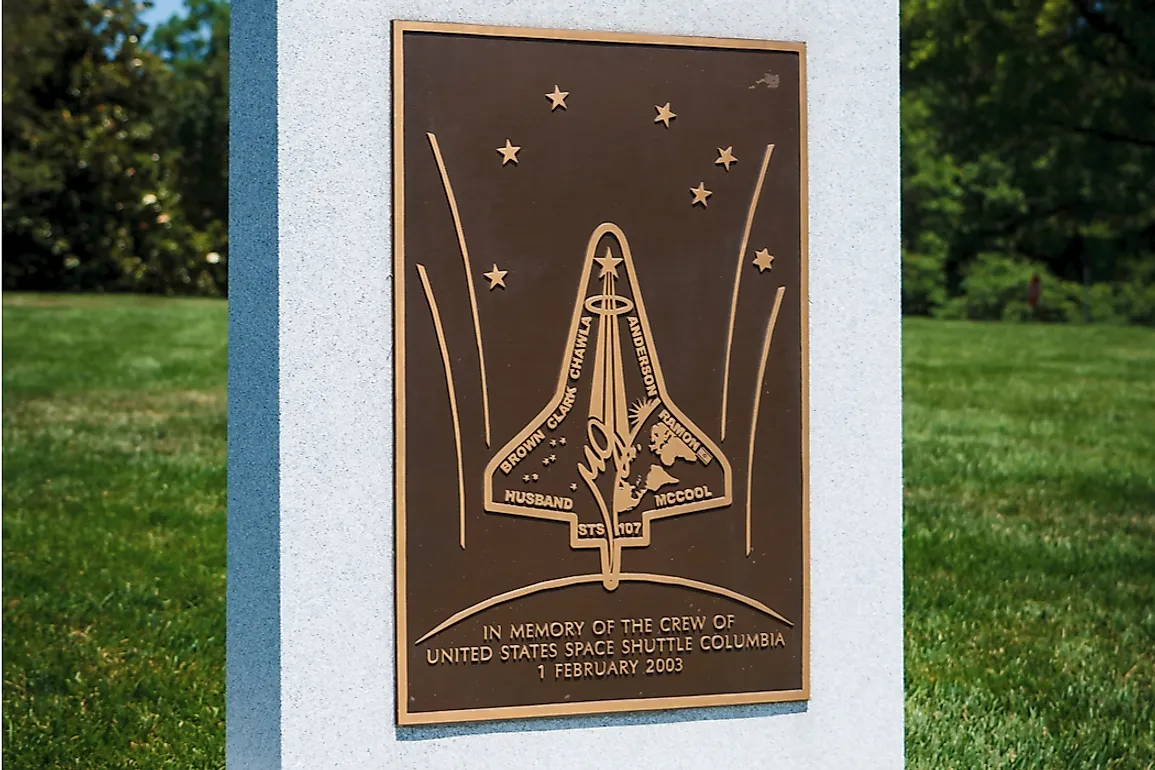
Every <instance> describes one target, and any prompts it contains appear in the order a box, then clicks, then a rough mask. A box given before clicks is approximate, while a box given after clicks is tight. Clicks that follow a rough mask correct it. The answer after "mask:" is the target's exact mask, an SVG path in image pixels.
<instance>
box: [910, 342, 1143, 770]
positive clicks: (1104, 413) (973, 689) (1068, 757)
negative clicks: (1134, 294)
mask: <svg viewBox="0 0 1155 770" xmlns="http://www.w3.org/2000/svg"><path fill="white" fill-rule="evenodd" d="M903 342H904V345H905V349H904V351H903V359H904V373H903V380H904V387H905V392H904V412H905V414H904V423H905V426H904V436H905V447H904V452H903V454H904V457H905V478H906V527H905V561H906V692H907V708H906V715H907V756H908V765H909V767H912V768H928V769H929V768H934V769H935V770H943V769H945V768H987V767H1000V768H1003V767H1005V768H1040V769H1041V768H1151V767H1155V591H1153V583H1155V333H1153V332H1152V331H1151V330H1149V329H1134V328H1112V327H1102V326H1092V327H1079V326H1066V327H1054V326H1037V325H1031V326H1015V325H1004V324H969V323H944V322H931V321H922V320H910V321H907V323H906V324H905V328H904V340H903Z"/></svg>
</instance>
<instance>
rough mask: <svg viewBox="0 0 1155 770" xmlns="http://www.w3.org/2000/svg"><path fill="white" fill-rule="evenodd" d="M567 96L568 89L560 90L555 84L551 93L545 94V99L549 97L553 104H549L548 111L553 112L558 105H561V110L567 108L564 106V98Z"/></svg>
mask: <svg viewBox="0 0 1155 770" xmlns="http://www.w3.org/2000/svg"><path fill="white" fill-rule="evenodd" d="M567 96H569V91H562V90H561V89H559V88H558V87H557V86H556V85H555V86H554V87H553V93H552V94H546V95H545V98H546V99H549V100H550V101H551V102H553V104H551V105H550V106H549V111H550V112H553V111H554V110H556V109H557V108H558V107H561V108H562V109H563V110H565V109H569V108H568V107H566V106H565V98H566V97H567Z"/></svg>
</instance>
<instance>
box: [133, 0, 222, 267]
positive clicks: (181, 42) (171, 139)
mask: <svg viewBox="0 0 1155 770" xmlns="http://www.w3.org/2000/svg"><path fill="white" fill-rule="evenodd" d="M187 10H188V13H187V14H186V15H185V16H184V17H180V16H175V17H173V18H172V19H170V20H169V21H168V22H166V23H164V24H161V25H160V26H159V27H157V29H156V31H155V32H154V33H153V36H152V40H151V42H150V45H149V48H150V49H151V50H153V51H155V52H156V53H157V54H158V55H159V56H160V57H161V60H162V61H164V62H165V63H166V64H167V65H168V66H169V68H170V69H171V71H172V73H173V84H172V88H171V90H170V91H169V93H168V95H167V98H166V99H165V101H164V102H163V104H162V106H161V109H160V110H159V112H158V117H157V120H158V122H159V127H160V130H161V132H162V133H163V136H164V141H165V144H166V146H168V147H170V148H172V152H173V156H172V158H173V162H174V163H175V166H176V172H177V179H176V185H177V188H178V189H179V190H180V194H181V199H182V201H183V204H184V209H185V211H186V213H187V216H188V218H189V221H190V222H191V223H192V225H193V226H194V227H195V228H196V229H197V230H199V231H201V232H203V233H204V234H205V237H206V239H208V241H209V243H210V246H211V251H210V252H209V253H215V254H218V255H219V257H220V258H219V261H218V262H217V263H216V264H219V265H220V267H219V268H217V270H216V272H215V275H216V278H217V281H218V283H219V284H220V285H221V287H222V288H223V287H224V281H225V280H226V275H227V271H226V270H225V266H226V262H227V257H228V234H227V223H228V220H229V209H228V206H229V195H228V183H229V179H228V175H229V169H228V161H229V143H228V135H229V3H228V2H227V1H226V0H187Z"/></svg>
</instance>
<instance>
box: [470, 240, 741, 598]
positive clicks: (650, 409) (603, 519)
mask: <svg viewBox="0 0 1155 770" xmlns="http://www.w3.org/2000/svg"><path fill="white" fill-rule="evenodd" d="M599 254H600V256H598V255H599ZM561 358H562V361H561V371H560V373H559V375H558V384H557V390H556V392H555V393H554V395H553V398H552V399H551V400H550V401H549V402H548V403H547V404H546V405H545V407H544V408H542V410H541V411H540V412H539V413H538V414H537V415H536V416H535V417H534V418H533V419H532V420H530V421H529V423H528V424H527V425H526V426H525V427H524V428H523V429H522V430H521V431H519V432H518V433H517V434H516V435H515V436H514V437H513V438H512V439H511V440H510V441H509V442H508V443H506V444H505V446H503V447H502V448H501V449H500V450H499V451H498V453H497V454H496V455H495V456H494V457H493V458H492V459H491V460H490V462H489V464H488V465H487V466H486V469H485V482H484V483H485V509H486V510H487V511H489V512H490V513H502V514H513V515H517V516H527V517H532V518H539V519H548V520H552V521H562V522H566V523H568V524H569V525H570V526H569V530H570V533H569V534H570V546H571V547H572V548H598V549H599V550H600V555H601V569H602V582H603V585H604V586H605V588H606V589H608V590H613V589H615V588H616V587H617V585H618V582H619V581H618V575H619V574H620V573H621V555H622V549H623V548H630V547H645V546H648V545H649V544H650V527H651V523H652V522H653V521H655V520H657V519H663V518H667V517H671V516H678V515H681V514H686V513H693V512H696V511H706V510H711V509H715V508H724V507H726V506H729V505H730V504H731V502H732V479H731V472H730V463H729V461H728V460H727V459H726V457H725V456H724V455H723V454H722V452H721V450H719V448H718V446H717V444H715V443H714V442H713V441H712V440H711V439H710V437H709V436H707V435H706V433H705V432H704V431H703V430H701V429H700V428H699V427H698V426H697V425H696V424H694V422H692V421H691V420H690V418H689V417H687V416H686V415H685V414H684V413H683V412H682V411H681V410H680V409H679V408H678V406H677V405H676V404H675V403H674V401H673V399H671V398H670V396H669V394H668V393H667V392H666V384H665V380H664V378H663V377H662V368H661V365H660V363H659V362H658V356H657V351H656V349H655V347H654V340H653V335H652V334H651V333H650V325H649V321H648V319H647V316H646V308H645V304H644V302H643V301H642V295H641V292H640V290H639V288H638V279H637V274H636V272H635V270H634V263H633V257H632V255H631V253H630V246H629V243H628V242H627V241H626V236H625V233H623V232H622V230H621V228H619V227H618V226H617V225H614V224H610V223H606V224H602V225H599V226H598V227H597V228H596V229H595V230H594V231H593V233H592V234H591V236H590V239H589V244H588V245H587V247H586V254H585V262H584V265H583V269H582V277H581V281H580V283H579V284H578V290H577V297H576V300H575V302H574V310H573V318H572V321H571V323H570V328H569V334H568V336H567V337H566V347H565V350H564V351H563V353H562V356H561Z"/></svg>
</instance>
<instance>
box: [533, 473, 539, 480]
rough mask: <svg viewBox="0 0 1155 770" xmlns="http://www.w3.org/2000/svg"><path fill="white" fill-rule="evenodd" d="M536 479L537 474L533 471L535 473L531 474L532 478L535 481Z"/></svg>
mask: <svg viewBox="0 0 1155 770" xmlns="http://www.w3.org/2000/svg"><path fill="white" fill-rule="evenodd" d="M537 479H538V475H537V474H536V473H535V474H533V480H534V481H537Z"/></svg>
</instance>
